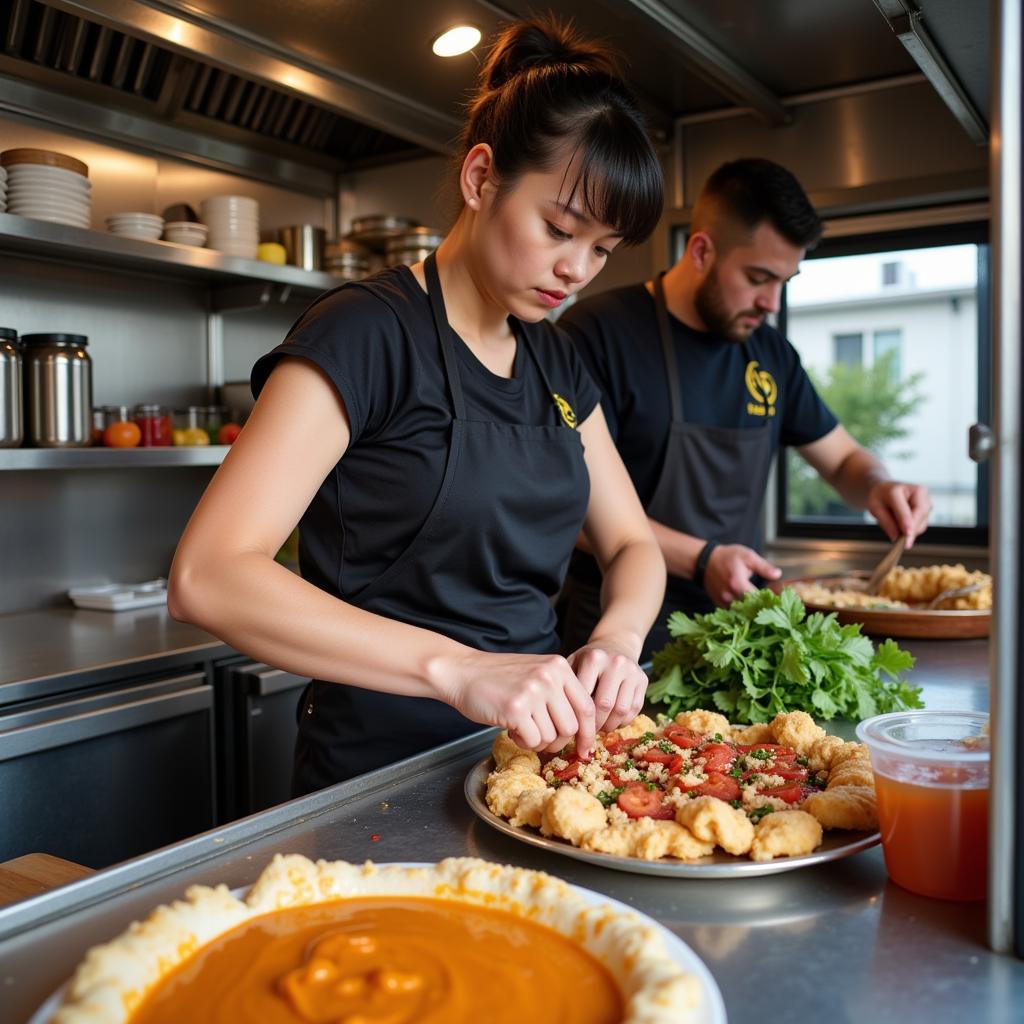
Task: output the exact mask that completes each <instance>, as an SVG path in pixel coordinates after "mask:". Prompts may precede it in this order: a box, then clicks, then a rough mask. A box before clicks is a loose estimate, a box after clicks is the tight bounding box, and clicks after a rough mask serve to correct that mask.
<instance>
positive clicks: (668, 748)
mask: <svg viewBox="0 0 1024 1024" xmlns="http://www.w3.org/2000/svg"><path fill="white" fill-rule="evenodd" d="M658 749H659V750H660V751H661V752H662V753H663V754H674V753H675V751H676V748H675V747H673V746H672V744H671V743H669V741H668V740H662V741H661V742H660V743H659V744H658Z"/></svg>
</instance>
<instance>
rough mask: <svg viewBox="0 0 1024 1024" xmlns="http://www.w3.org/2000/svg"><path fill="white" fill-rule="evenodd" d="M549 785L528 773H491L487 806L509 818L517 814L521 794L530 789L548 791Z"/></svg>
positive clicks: (488, 782)
mask: <svg viewBox="0 0 1024 1024" xmlns="http://www.w3.org/2000/svg"><path fill="white" fill-rule="evenodd" d="M547 785H548V784H547V783H546V782H545V781H544V780H543V779H542V778H541V777H540V776H539V775H531V774H528V773H527V772H491V774H490V775H488V776H487V806H488V807H490V809H491V810H492V811H494V813H495V814H497V815H499V816H500V817H502V818H507V817H509V815H511V814H515V812H516V807H517V806H518V804H519V794H520V793H522V792H524V791H526V790H528V789H547Z"/></svg>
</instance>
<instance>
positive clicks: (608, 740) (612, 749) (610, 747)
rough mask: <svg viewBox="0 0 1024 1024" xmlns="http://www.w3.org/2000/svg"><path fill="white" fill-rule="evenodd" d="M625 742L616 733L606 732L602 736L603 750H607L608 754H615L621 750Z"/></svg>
mask: <svg viewBox="0 0 1024 1024" xmlns="http://www.w3.org/2000/svg"><path fill="white" fill-rule="evenodd" d="M625 742H626V741H625V740H624V739H623V738H622V736H621V735H620V734H619V733H617V732H606V733H605V734H604V749H605V750H607V751H608V753H609V754H617V753H618V752H619V751H620V750H622V747H623V745H624V744H625Z"/></svg>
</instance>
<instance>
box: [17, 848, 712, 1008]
mask: <svg viewBox="0 0 1024 1024" xmlns="http://www.w3.org/2000/svg"><path fill="white" fill-rule="evenodd" d="M430 866H431V865H429V864H426V863H421V862H420V863H410V862H404V861H403V862H392V863H390V864H384V863H382V864H381V865H380V867H382V868H385V867H403V868H421V867H430ZM566 884H567V885H569V886H570V887H571V888H572V889H573V891H574V892H575V893H576V894H577V895H578V896H579V897H580V898H581V899H583V900H585V901H586V902H587V903H590V904H591V905H593V906H602V905H606V906H609V907H612V908H613V909H614V910H616V911H618V912H620V913H626V914H632V915H633V916H634V917H636V918H638V919H639V920H640V921H641V922H642V923H643V924H645V925H649V926H650V927H652V928H654V929H655V930H656V931H657V932H658V933H659V935H660V936H661V939H662V941H663V942H664V943H665V949H666V950H667V951H668V955H669V956H670V957H671V958H672V959H673V960H674V961H675V962H676V963H677V964H678V965H679V966H680V967H681V968H682V969H683V970H684V971H686V972H688V973H689V974H692V975H693V976H694V977H695V978H696V979H697V981H698V983H699V985H700V990H701V997H702V999H701V1004H700V1006H699V1007H697V1010H696V1012H695V1014H694V1017H693V1024H727V1018H726V1014H725V1001H724V1000H723V999H722V992H721V990H720V989H719V987H718V983H717V982H716V981H715V979H714V977H713V976H712V974H711V971H709V970H708V968H707V965H706V964H705V963H704V961H703V960H701V958H700V957H699V956H697V954H696V953H695V952H694V951H693V950H692V949H691V948H690V947H689V946H688V945H687V944H686V943H685V942H683V940H682V939H681V938H679V936H678V935H676V934H675V933H674V932H671V931H669V930H668V928H666V927H665V926H664V925H662V924H661V923H660V922H658V921H655V920H654V918H653V917H648V916H647V915H646V914H642V913H641V912H640V911H639V910H634V909H633V908H632V907H629V906H626V904H625V903H620V902H619V901H618V900H613V899H612V898H611V897H610V896H605V895H604V894H603V893H599V892H595V891H594V890H593V889H585V888H583V886H581V885H573V884H572V883H571V882H567V883H566ZM248 891H249V887H248V886H242V887H241V888H238V889H232V890H231V894H232V896H235V897H237V898H238V899H242V898H244V896H245V894H246V893H247V892H248ZM66 989H67V982H65V983H64V984H63V985H61V987H60V988H59V989H58V990H57V991H56V992H54V993H53V995H51V996H50V998H49V999H47V1000H46V1002H45V1003H43V1005H42V1006H40V1007H39V1009H38V1010H36V1012H35V1013H34V1014H33V1015H32V1017H31V1018H30V1019H29V1020H28V1021H27V1024H50V1021H51V1020H52V1019H53V1015H54V1014H55V1013H56V1012H57V1010H58V1009H59V1008H60V1004H61V1000H62V999H63V998H64V993H65V991H66Z"/></svg>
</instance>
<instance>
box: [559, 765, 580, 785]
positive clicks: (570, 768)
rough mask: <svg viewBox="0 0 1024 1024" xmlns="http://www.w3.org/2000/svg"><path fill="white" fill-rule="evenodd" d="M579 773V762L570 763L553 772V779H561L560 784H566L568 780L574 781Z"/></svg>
mask: <svg viewBox="0 0 1024 1024" xmlns="http://www.w3.org/2000/svg"><path fill="white" fill-rule="evenodd" d="M579 773H580V762H579V761H570V762H569V763H568V765H566V766H565V767H564V768H559V769H558V770H557V771H556V772H555V778H556V779H561V780H562V782H568V781H569V780H570V779H575V778H576V776H577V775H579Z"/></svg>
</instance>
